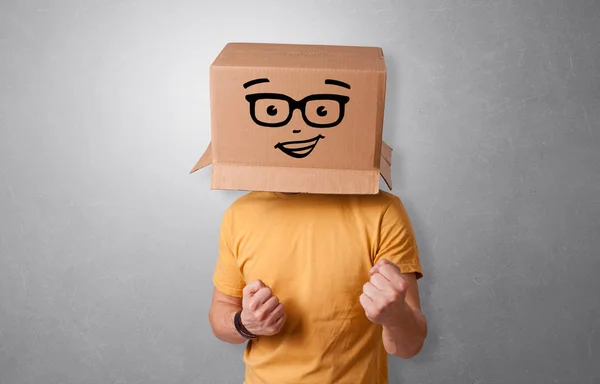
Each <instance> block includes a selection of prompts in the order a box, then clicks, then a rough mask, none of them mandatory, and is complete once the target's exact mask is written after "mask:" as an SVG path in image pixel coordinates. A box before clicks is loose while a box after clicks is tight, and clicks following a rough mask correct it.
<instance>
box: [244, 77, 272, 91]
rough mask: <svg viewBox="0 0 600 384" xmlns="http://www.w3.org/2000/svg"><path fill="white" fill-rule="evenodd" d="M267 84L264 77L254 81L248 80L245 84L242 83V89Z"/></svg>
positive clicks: (267, 80)
mask: <svg viewBox="0 0 600 384" xmlns="http://www.w3.org/2000/svg"><path fill="white" fill-rule="evenodd" d="M268 82H269V79H267V78H266V77H265V78H262V79H254V80H250V81H248V82H245V83H244V88H248V87H250V86H253V85H256V84H260V83H268Z"/></svg>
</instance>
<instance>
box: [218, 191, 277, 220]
mask: <svg viewBox="0 0 600 384" xmlns="http://www.w3.org/2000/svg"><path fill="white" fill-rule="evenodd" d="M272 199H273V196H272V194H271V193H268V192H255V191H250V192H247V193H245V194H243V195H242V196H239V197H237V198H236V199H235V200H233V202H232V203H231V204H230V205H229V207H227V209H226V210H225V215H232V214H235V213H244V212H246V211H248V210H255V209H256V207H257V206H259V205H260V204H263V203H266V202H268V201H269V200H272Z"/></svg>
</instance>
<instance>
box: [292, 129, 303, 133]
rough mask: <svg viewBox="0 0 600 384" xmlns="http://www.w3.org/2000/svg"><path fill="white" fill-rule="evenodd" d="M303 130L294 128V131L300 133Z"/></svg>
mask: <svg viewBox="0 0 600 384" xmlns="http://www.w3.org/2000/svg"><path fill="white" fill-rule="evenodd" d="M301 131H302V130H300V129H294V130H293V131H292V132H293V133H300V132H301Z"/></svg>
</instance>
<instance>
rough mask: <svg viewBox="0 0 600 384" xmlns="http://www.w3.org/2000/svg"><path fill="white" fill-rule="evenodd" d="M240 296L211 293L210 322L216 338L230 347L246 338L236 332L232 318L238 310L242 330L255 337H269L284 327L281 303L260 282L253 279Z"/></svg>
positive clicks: (215, 291)
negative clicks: (229, 344) (240, 311)
mask: <svg viewBox="0 0 600 384" xmlns="http://www.w3.org/2000/svg"><path fill="white" fill-rule="evenodd" d="M242 295H243V296H242V297H235V296H229V295H226V294H224V293H222V292H221V291H219V290H218V289H217V288H215V289H214V291H213V300H212V305H211V307H210V311H209V321H210V325H211V327H212V330H213V333H214V334H215V336H216V337H217V338H218V339H219V340H222V341H225V342H228V343H231V344H242V343H243V342H244V341H246V339H245V338H244V337H243V336H241V335H240V334H239V333H238V331H237V330H236V329H235V325H234V321H233V318H234V316H235V314H236V312H238V311H239V310H242V313H241V319H240V320H241V322H242V324H243V325H244V328H246V330H248V331H249V332H250V333H252V334H253V335H256V336H272V335H275V334H277V333H279V331H281V328H282V327H283V325H284V324H285V321H286V316H285V312H284V307H283V304H282V303H280V302H279V299H278V298H277V296H274V295H273V293H272V292H271V288H269V287H267V286H266V285H265V284H264V283H263V282H262V281H260V280H254V281H252V282H251V283H249V284H248V285H246V286H245V287H244V290H243V292H242Z"/></svg>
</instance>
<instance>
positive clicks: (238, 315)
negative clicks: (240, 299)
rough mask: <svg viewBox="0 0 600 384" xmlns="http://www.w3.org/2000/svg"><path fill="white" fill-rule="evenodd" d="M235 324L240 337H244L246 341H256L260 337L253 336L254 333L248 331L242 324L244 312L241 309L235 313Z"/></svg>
mask: <svg viewBox="0 0 600 384" xmlns="http://www.w3.org/2000/svg"><path fill="white" fill-rule="evenodd" d="M233 324H234V325H235V329H236V331H238V333H239V334H240V335H242V336H243V337H244V338H245V339H248V340H252V339H256V338H257V337H258V336H256V335H255V334H253V333H252V332H250V331H248V330H247V329H246V327H244V324H242V310H241V309H240V310H239V311H237V312H236V313H235V316H234V317H233Z"/></svg>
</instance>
